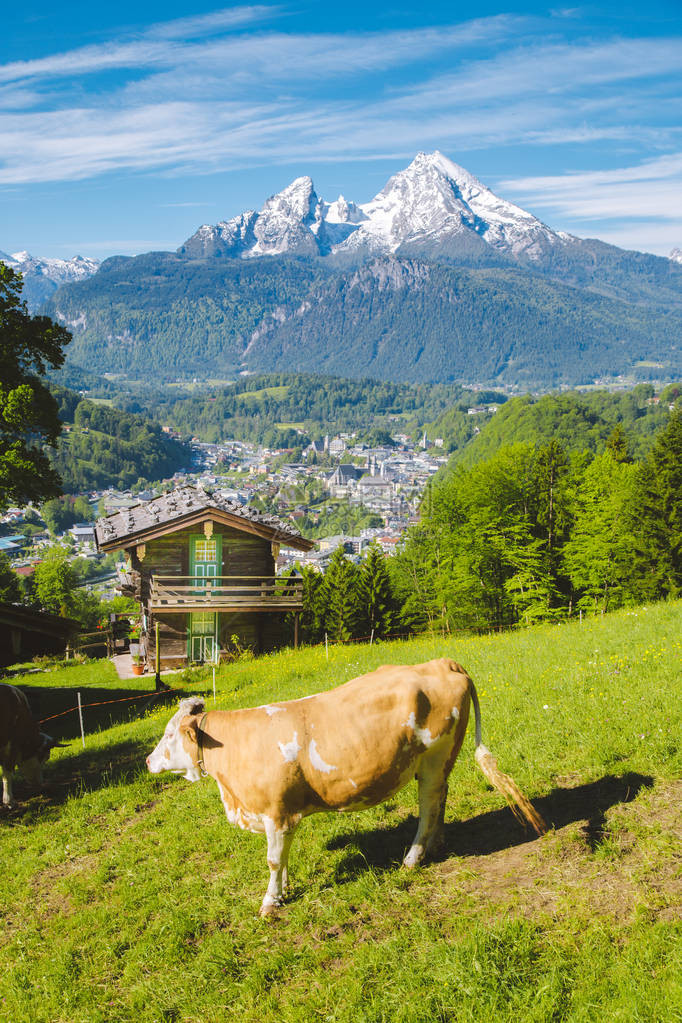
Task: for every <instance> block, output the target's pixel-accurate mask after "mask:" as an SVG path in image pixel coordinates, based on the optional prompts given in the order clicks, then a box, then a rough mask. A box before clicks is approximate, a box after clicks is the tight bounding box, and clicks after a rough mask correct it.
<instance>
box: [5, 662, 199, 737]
mask: <svg viewBox="0 0 682 1023" xmlns="http://www.w3.org/2000/svg"><path fill="white" fill-rule="evenodd" d="M147 684H148V685H149V689H141V688H140V687H139V686H138V687H137V688H132V687H130V686H126V685H125V684H122V685H120V686H115V687H114V686H82V687H79V686H73V687H72V686H38V685H35V686H32V685H31V683H30V682H26V681H25V680H24V679H22V680H21V684H20V685H18V686H17V688H19V689H21V691H22V692H23V693H24V694H25V696H26V698H27V700H28V703H29V707H30V708H31V713H32V714H33V717H34V718H35V719H36V721H39V722H41V724H40V727H41V728H42V730H43V731H45V732H47V733H48V735H51V736H52V738H53V739H56V740H57V741H58V742H66V743H71V742H75V741H77V740H78V741H79V740H80V734H81V731H80V717H79V713H78V692H80V695H81V700H82V714H83V725H84V730H85V735H86V737H87V736H88V734H91V733H93V732H100V731H102V730H103V729H106V728H113V727H114V725H120V724H124V723H125V722H126V721H135V720H137V719H138V718H140V717H142V715H143V714H144V713H145V712H146V711H147V710H149V709H150V708H155V707H157V706H160V705H162V704H167V705H168V706H171V705H172V703H173V702H174V701H177V700H178V699H181V698H182V697H184V696H190V695H196V694H190V693H188V692H185V690H183V689H173V690H172V692H171V693H170V696H171V699H170V700H169V694H168V693H167V692H165V691H161V692H158V693H157V692H156V691H155V690H154V689H153V688H152V687H153V686H154V679H153V677H152V678H150V679H148V680H147Z"/></svg>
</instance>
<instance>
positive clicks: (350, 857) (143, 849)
mask: <svg viewBox="0 0 682 1023" xmlns="http://www.w3.org/2000/svg"><path fill="white" fill-rule="evenodd" d="M681 655H682V602H679V601H678V602H669V603H662V604H657V605H652V606H649V607H640V608H634V609H630V610H627V611H620V612H617V613H614V614H611V615H606V616H599V617H595V618H591V619H586V620H584V621H583V622H582V623H579V622H577V621H576V622H570V623H568V624H561V625H552V626H550V625H540V626H535V627H533V628H529V629H525V630H522V631H516V632H509V633H504V634H501V635H491V636H482V637H468V636H467V637H455V636H445V637H440V636H438V637H433V636H431V637H421V638H418V639H413V640H410V641H405V642H392V643H384V644H375V645H374V646H372V647H370V646H369V645H366V644H364V645H360V644H351V645H347V646H332V647H330V648H329V658H328V660H327V659H326V657H325V650H324V647H315V648H308V649H302V650H299V651H293V650H285V651H282V652H280V653H278V654H275V655H272V656H269V657H263V658H260V659H258V660H253V661H240V662H237V663H235V664H232V665H227V666H224V667H221V668H220V669H219V670H218V672H217V675H216V689H217V699H216V704H215V706H217V707H219V708H222V709H227V710H229V709H232V708H237V707H245V706H251V705H256V704H260V703H263V702H266V701H276V700H283V699H290V698H295V697H300V696H306V695H308V694H310V693H313V692H315V691H317V690H320V689H327V688H330V687H332V686H336V685H339V684H341V683H342V682H345V681H347V680H348V679H349V678H352V677H353V676H355V675H357V674H360V673H363V672H365V671H368V670H371V669H373V668H374V667H377V666H379V665H380V664H383V663H415V662H419V661H424V660H428V659H430V658H432V657H441V656H449V657H453V658H454V659H455V660H458V661H460V662H461V663H462V664H464V665H465V666H466V668H467V669H468V671H469V672H470V674H471V675H472V677H473V678H474V679H475V681H476V684H477V687H478V691H479V695H480V698H481V707H482V714H483V741H484V742H485V743H486V745H488V746H489V747H490V749H491V750H492V752H493V753H494V754H495V756H496V757H497V758H498V761H499V765H500V767H501V768H502V770H504V771H506V772H508V773H509V774H511V775H512V776H513V777H514V778H515V780H516V781H517V782H518V784H519V785H520V786H521V787H522V788H523V789H524V790H525V791H526V793H527V795H529V796H530V797H531V798H532V799H533V800H534V801H535V803H536V806H537V807H538V809H539V810H540V812H541V813H542V814H543V816H544V817H545V819H546V820H547V821H548V822H549V824H550V825H551V827H550V831H549V833H548V834H547V835H545V836H544V837H542V838H536V837H534V835H533V834H531V833H529V832H526V831H524V829H523V828H522V827H521V826H520V825H518V824H517V823H516V821H515V819H514V817H513V816H512V814H511V812H510V810H509V809H508V808H507V807H506V806H505V804H504V800H503V799H502V797H501V796H499V794H498V793H496V792H495V791H493V790H492V789H490V788H489V787H488V786H487V784H486V782H485V780H484V778H483V776H482V775H481V774H480V772H479V771H478V770H477V769H476V767H475V765H474V759H473V727H472V726H470V734H469V735H468V736H467V739H466V741H465V745H464V748H463V750H462V753H461V755H460V758H459V761H458V763H457V764H456V765H455V768H454V770H453V773H452V775H451V779H450V791H449V798H448V808H447V813H446V829H445V846H444V848H443V850H442V852H441V853H440V854H439V855H438V857H437V858H436V860H435V861H432V862H430V863H429V864H428V865H426V866H425V867H423V868H421V869H419V870H417V871H413V872H408V871H406V870H404V869H403V868H401V867H400V865H399V864H400V861H401V858H402V856H403V854H404V851H405V849H406V848H407V846H408V845H409V843H410V840H411V837H412V834H413V832H414V829H415V826H416V808H417V804H416V787H415V785H414V783H412V784H410V785H408V786H407V788H405V789H404V790H403V791H402V792H400V793H398V794H397V795H396V796H395V797H394V798H392V799H391V800H390V801H389V802H388V803H386V804H384V805H382V806H380V807H377V808H376V809H374V810H367V811H365V812H362V813H357V814H352V815H344V814H339V815H331V814H328V815H325V814H321V815H318V816H314V817H310V818H308V819H306V820H305V821H304V822H303V823H302V825H301V827H300V828H299V830H298V833H297V836H296V839H295V840H294V844H293V848H292V853H291V862H290V867H291V889H292V890H291V895H290V898H289V901H288V904H287V905H286V907H285V908H283V909H282V910H281V911H280V912H279V913H278V914H277V915H276V916H274V917H270V918H268V919H266V920H261V919H260V918H259V917H258V916H257V915H256V914H257V910H258V907H259V905H260V900H261V898H262V895H263V892H264V890H265V887H266V883H267V866H266V861H265V840H264V838H262V837H261V836H256V835H251V834H248V833H245V832H241V831H239V830H237V829H236V828H234V827H232V826H230V825H229V824H228V823H227V821H226V819H225V816H224V812H223V810H222V806H221V803H220V799H219V796H218V791H217V787H216V785H215V783H214V782H213V781H212V780H211V779H210V778H206V779H204V780H202V781H201V782H198V783H196V784H190V783H188V782H186V781H185V780H184V779H182V778H178V777H175V776H171V775H157V776H154V777H152V776H151V775H149V774H148V773H147V772H146V769H145V764H144V757H145V756H146V754H147V753H148V752H149V751H150V750H151V749H152V748H153V746H154V745H155V744H156V742H157V741H158V739H159V738H160V736H161V734H162V731H163V728H164V725H165V723H166V721H167V720H168V718H169V717H170V715H171V714H172V713H173V711H174V708H175V705H176V702H177V698H178V697H179V696H180V695H188V694H190V693H191V694H195V693H200V692H201V693H207V694H208V695H207V705H208V708H209V709H210V708H211V707H213V706H214V704H213V696H212V691H211V677H210V673H209V672H197V673H195V675H194V676H192V677H191V678H190V677H185V678H183V677H182V676H179V675H178V676H173V677H171V676H169V680H170V682H171V684H172V685H173V687H174V689H175V692H173V693H172V694H170V696H167V697H162V698H157V697H153V696H150V695H146V687H148V686H149V680H148V679H141V680H133V681H131V682H121V681H119V680H118V678H117V677H116V675H115V673H114V670H113V668H112V666H111V665H110V664H108V663H107V662H90V663H85V664H82V665H75V666H72V667H67V668H60V669H56V670H54V671H43V672H40V673H30V674H26V675H21V676H18V677H17V678H13V679H11V680H10V681H12V682H13V683H14V684H17V685H20V686H22V688H24V689H25V691H26V692H27V693H28V694H29V697H30V699H31V701H32V703H33V704H34V705H35V706H37V707H39V715H40V717H41V718H43V717H49V716H51V715H53V714H56V713H58V712H59V711H61V710H64V709H67V708H69V707H73V706H74V705H75V703H76V696H75V694H76V693H77V692H78V691H80V693H81V696H82V699H83V703H84V704H86V705H87V704H94V703H99V704H102V705H101V706H99V707H87V706H86V709H85V726H86V744H85V749H83V748H82V745H81V740H80V735H79V730H78V721H77V716H76V714H74V713H70V714H67V715H64V716H62V717H56V718H53V720H52V721H50V722H48V723H46V725H45V727H46V729H48V730H51V731H52V733H53V734H54V735H55V736H56V737H58V738H62V739H64V740H66V741H68V742H69V745H68V747H67V748H64V749H58V750H55V751H54V752H53V756H52V758H51V760H50V763H49V765H48V768H47V770H46V786H45V788H44V790H43V792H42V793H40V794H36V793H32V792H31V791H30V789H29V788H28V787H27V786H25V785H23V784H20V783H18V784H17V785H16V796H17V798H18V806H17V807H16V809H13V810H11V811H0V858H1V862H2V871H0V889H1V891H0V967H1V968H0V1018H2V1019H6V1020H8V1021H11V1023H24V1021H25V1023H42V1021H46V1023H47V1021H49V1023H100V1021H111V1023H119V1021H131V1023H132V1021H135V1023H152V1021H154V1023H156V1021H159V1023H160V1021H183V1023H184V1021H186V1023H213V1021H216V1023H218V1021H222V1020H233V1019H234V1020H240V1021H245V1023H251V1021H258V1023H263V1021H278V1023H279V1021H282V1023H290V1021H291V1023H293V1021H309V1020H310V1021H312V1020H323V1021H353V1023H379V1021H381V1023H383V1021H386V1023H402V1021H406V1023H407V1021H419V1023H437V1021H440V1023H445V1021H453V1023H454V1021H470V1023H488V1021H495V1023H506V1021H509V1023H511V1021H514V1023H531V1021H562V1020H571V1021H580V1023H583V1021H585V1023H587V1021H600V1023H603V1021H607V1023H615V1021H618V1023H643V1021H647V1023H648V1021H660V1023H673V1021H676V1020H682V941H681V938H682V909H681V903H682V810H681V805H682V799H681V797H682V781H681V779H682V751H681V739H682V673H681V667H682V656H681ZM133 696H138V697H140V698H139V699H137V700H132V699H130V700H129V701H128V702H125V703H118V704H109V703H104V701H106V700H114V699H121V698H123V697H133ZM253 769H254V771H256V770H257V765H254V767H253Z"/></svg>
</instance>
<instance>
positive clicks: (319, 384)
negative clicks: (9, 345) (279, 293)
mask: <svg viewBox="0 0 682 1023" xmlns="http://www.w3.org/2000/svg"><path fill="white" fill-rule="evenodd" d="M483 400H490V401H493V400H494V401H497V402H503V401H504V400H505V398H504V395H500V394H496V393H494V392H483V393H481V392H476V393H474V392H471V391H466V390H464V389H463V388H461V387H459V386H457V385H456V384H437V385H434V386H431V387H429V386H426V385H423V384H415V385H412V386H410V385H409V384H396V383H388V382H382V381H377V380H348V379H343V378H341V377H330V376H313V375H311V374H294V373H270V374H263V375H256V376H250V377H245V378H242V379H240V380H238V381H237V382H235V383H234V384H231V385H229V386H228V387H222V388H213V389H209V390H203V391H201V392H199V393H197V394H191V393H190V394H187V395H183V396H182V397H178V398H176V399H175V398H174V397H173V391H172V389H166V391H165V392H164V396H163V397H162V398H161V397H158V396H157V397H156V398H155V401H154V408H153V410H152V409H150V414H154V415H155V416H156V417H158V418H160V419H161V420H162V421H163V422H164V423H169V424H170V425H172V426H174V427H175V428H176V429H177V430H179V431H180V432H181V433H186V434H192V435H195V436H198V437H201V438H202V439H203V440H208V441H218V440H225V439H228V438H235V439H238V440H248V441H252V442H254V443H267V444H269V445H272V446H278V445H279V444H280V442H281V445H283V446H284V445H289V446H293V445H295V444H300V443H301V436H300V435H299V434H297V433H296V431H297V430H300V431H302V433H303V435H304V436H305V437H309V438H311V439H319V438H322V437H323V436H324V435H325V434H330V435H333V434H334V433H338V432H341V431H355V432H359V433H361V434H369V432H370V431H371V430H375V431H376V430H377V429H382V430H383V431H384V432H388V433H396V432H407V433H414V432H415V431H416V430H420V429H421V428H422V427H423V425H424V424H426V423H429V422H431V421H432V420H437V419H438V417H439V416H441V415H443V414H444V413H445V412H446V411H448V410H449V414H450V418H451V419H453V422H454V420H455V419H456V420H457V422H458V424H459V423H460V422H461V420H467V419H470V417H467V416H466V409H467V407H468V406H469V405H471V404H474V403H476V402H478V401H483ZM465 425H467V426H470V424H466V423H465ZM453 430H454V427H453ZM439 436H440V434H439Z"/></svg>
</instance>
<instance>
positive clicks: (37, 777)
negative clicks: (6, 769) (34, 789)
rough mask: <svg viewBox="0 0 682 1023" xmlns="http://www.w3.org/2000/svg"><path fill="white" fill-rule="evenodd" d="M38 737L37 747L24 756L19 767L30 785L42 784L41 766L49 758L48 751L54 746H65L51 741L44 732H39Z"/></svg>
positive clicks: (50, 737)
mask: <svg viewBox="0 0 682 1023" xmlns="http://www.w3.org/2000/svg"><path fill="white" fill-rule="evenodd" d="M38 737H39V740H40V743H39V745H38V747H37V748H36V749H34V750H33V752H31V753H30V754H29V755H28V756H25V757H24V759H22V761H21V763H20V765H19V766H20V768H21V773H22V774H23V775H24V777H25V778H26V780H27V781H28V782H29V784H30V785H42V784H43V764H44V763H45V761H46V760H47V758H48V757H49V755H50V751H51V750H52V749H54V747H55V746H64V745H65V743H63V742H57V740H56V739H53V738H52V736H51V735H47V733H46V732H39V733H38Z"/></svg>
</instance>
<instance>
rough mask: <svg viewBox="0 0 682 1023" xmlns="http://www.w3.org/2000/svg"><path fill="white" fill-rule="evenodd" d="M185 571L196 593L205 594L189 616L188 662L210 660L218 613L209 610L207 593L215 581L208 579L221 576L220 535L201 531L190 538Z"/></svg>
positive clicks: (214, 652)
mask: <svg viewBox="0 0 682 1023" xmlns="http://www.w3.org/2000/svg"><path fill="white" fill-rule="evenodd" d="M189 574H190V576H191V577H192V587H193V588H194V589H195V590H196V596H205V597H206V607H205V609H204V610H202V611H192V613H191V614H190V616H189V629H188V637H187V656H188V657H189V659H190V661H201V662H206V661H214V660H216V659H217V654H218V616H217V614H216V613H215V611H211V610H210V608H211V595H212V593H213V594H215V593H216V586H217V585H219V584H217V583H215V582H214V583H213V584H212V585H211V582H210V580H215V579H217V577H218V576H220V575H222V537H221V536H220V535H218V536H211V537H206V536H204V535H203V534H202V533H198V534H196V535H195V536H192V537H190V549H189Z"/></svg>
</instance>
